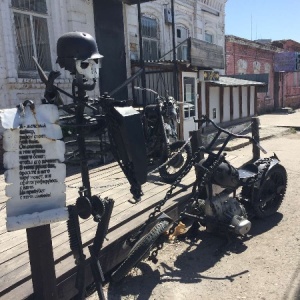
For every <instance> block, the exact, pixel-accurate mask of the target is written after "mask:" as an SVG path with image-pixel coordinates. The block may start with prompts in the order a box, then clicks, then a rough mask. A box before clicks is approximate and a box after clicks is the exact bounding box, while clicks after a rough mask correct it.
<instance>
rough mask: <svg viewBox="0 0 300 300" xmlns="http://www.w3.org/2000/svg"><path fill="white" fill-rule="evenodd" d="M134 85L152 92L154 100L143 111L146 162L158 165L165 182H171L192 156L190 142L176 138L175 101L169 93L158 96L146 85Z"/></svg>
mask: <svg viewBox="0 0 300 300" xmlns="http://www.w3.org/2000/svg"><path fill="white" fill-rule="evenodd" d="M134 88H135V89H138V90H145V91H148V92H151V93H154V94H155V95H156V103H155V104H149V105H146V107H145V108H144V111H143V125H144V134H145V139H146V149H147V157H148V163H149V165H152V166H154V167H155V170H157V169H158V171H159V174H160V176H161V177H162V179H163V180H164V181H165V182H167V183H172V182H174V181H175V180H176V179H177V178H178V176H179V175H180V174H181V173H182V170H184V168H185V167H186V166H187V164H188V163H189V161H190V159H191V157H192V150H191V145H190V143H189V142H188V141H183V140H178V134H177V127H178V124H179V122H180V118H179V107H178V102H177V101H176V100H175V99H174V98H173V97H172V96H169V95H168V96H167V97H162V96H161V95H159V94H158V93H157V92H156V91H153V90H151V89H148V88H141V87H134ZM152 172H153V171H152Z"/></svg>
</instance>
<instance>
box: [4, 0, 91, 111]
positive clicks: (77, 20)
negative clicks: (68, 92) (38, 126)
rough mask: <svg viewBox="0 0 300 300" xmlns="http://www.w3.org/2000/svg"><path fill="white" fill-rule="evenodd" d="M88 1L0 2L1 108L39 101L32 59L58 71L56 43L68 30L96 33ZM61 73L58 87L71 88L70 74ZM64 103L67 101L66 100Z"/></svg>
mask: <svg viewBox="0 0 300 300" xmlns="http://www.w3.org/2000/svg"><path fill="white" fill-rule="evenodd" d="M93 15H94V14H93V2H92V1H90V0H55V1H50V0H31V1H28V0H25V1H23V0H22V1H21V0H3V1H1V2H0V34H1V39H0V87H1V101H0V108H2V109H3V108H12V107H15V106H16V105H18V104H20V102H23V101H24V100H26V99H31V100H35V101H40V99H41V98H42V97H43V93H44V88H45V87H44V84H42V83H41V81H40V79H39V77H38V74H37V71H36V68H35V65H34V62H33V59H32V56H35V57H37V59H38V61H39V63H40V64H41V65H42V67H43V69H45V71H50V70H52V69H53V70H60V68H59V66H58V65H57V64H56V41H57V39H58V38H59V37H60V36H61V35H62V34H64V33H65V32H68V31H76V30H77V31H84V32H89V33H91V34H92V35H94V34H95V28H94V18H93ZM60 71H61V73H62V74H61V76H60V77H59V79H57V80H56V82H57V84H58V86H59V87H61V88H63V89H70V86H71V80H72V78H71V77H70V75H69V74H67V73H66V72H64V70H60ZM66 101H68V100H67V99H66Z"/></svg>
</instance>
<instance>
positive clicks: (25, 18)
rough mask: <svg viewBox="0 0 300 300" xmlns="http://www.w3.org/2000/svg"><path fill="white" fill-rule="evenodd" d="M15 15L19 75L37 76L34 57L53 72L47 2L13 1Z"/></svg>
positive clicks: (39, 0) (31, 0)
mask: <svg viewBox="0 0 300 300" xmlns="http://www.w3.org/2000/svg"><path fill="white" fill-rule="evenodd" d="M12 7H13V13H14V22H15V33H16V44H17V55H18V75H19V77H33V76H34V75H35V74H36V68H35V64H34V62H33V59H32V56H35V57H36V58H37V59H38V61H39V63H40V65H41V67H42V68H43V69H44V70H46V71H50V70H51V58H50V46H49V35H48V26H47V18H46V17H47V15H46V14H47V5H46V0H12Z"/></svg>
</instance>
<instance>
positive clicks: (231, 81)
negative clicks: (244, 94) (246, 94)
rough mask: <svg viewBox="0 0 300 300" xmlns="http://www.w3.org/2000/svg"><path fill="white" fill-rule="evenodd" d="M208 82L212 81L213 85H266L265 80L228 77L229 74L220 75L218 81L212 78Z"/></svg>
mask: <svg viewBox="0 0 300 300" xmlns="http://www.w3.org/2000/svg"><path fill="white" fill-rule="evenodd" d="M207 82H210V83H211V84H213V85H220V86H249V85H252V86H264V85H266V84H265V83H264V82H259V81H252V80H245V79H238V78H233V77H227V76H220V77H219V80H218V81H215V80H210V81H207Z"/></svg>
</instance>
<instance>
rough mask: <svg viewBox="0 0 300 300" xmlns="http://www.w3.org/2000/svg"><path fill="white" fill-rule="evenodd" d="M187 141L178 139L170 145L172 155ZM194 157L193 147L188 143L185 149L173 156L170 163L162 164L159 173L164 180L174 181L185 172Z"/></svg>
mask: <svg viewBox="0 0 300 300" xmlns="http://www.w3.org/2000/svg"><path fill="white" fill-rule="evenodd" d="M184 144H185V141H176V142H174V143H172V144H171V145H170V157H172V156H173V155H174V153H176V152H177V151H179V150H180V149H181V148H182V147H183V145H184ZM191 158H192V148H191V145H190V143H187V144H186V145H185V146H184V148H183V150H182V151H181V152H180V153H178V154H177V155H176V156H174V158H172V159H171V160H170V161H169V162H168V164H166V165H164V166H162V167H161V168H160V169H159V174H160V176H161V178H162V179H163V181H164V182H166V183H173V182H174V181H175V180H176V179H177V178H178V176H179V175H180V174H181V173H182V172H183V170H184V169H185V168H186V167H187V165H188V163H189V161H190V160H191Z"/></svg>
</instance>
